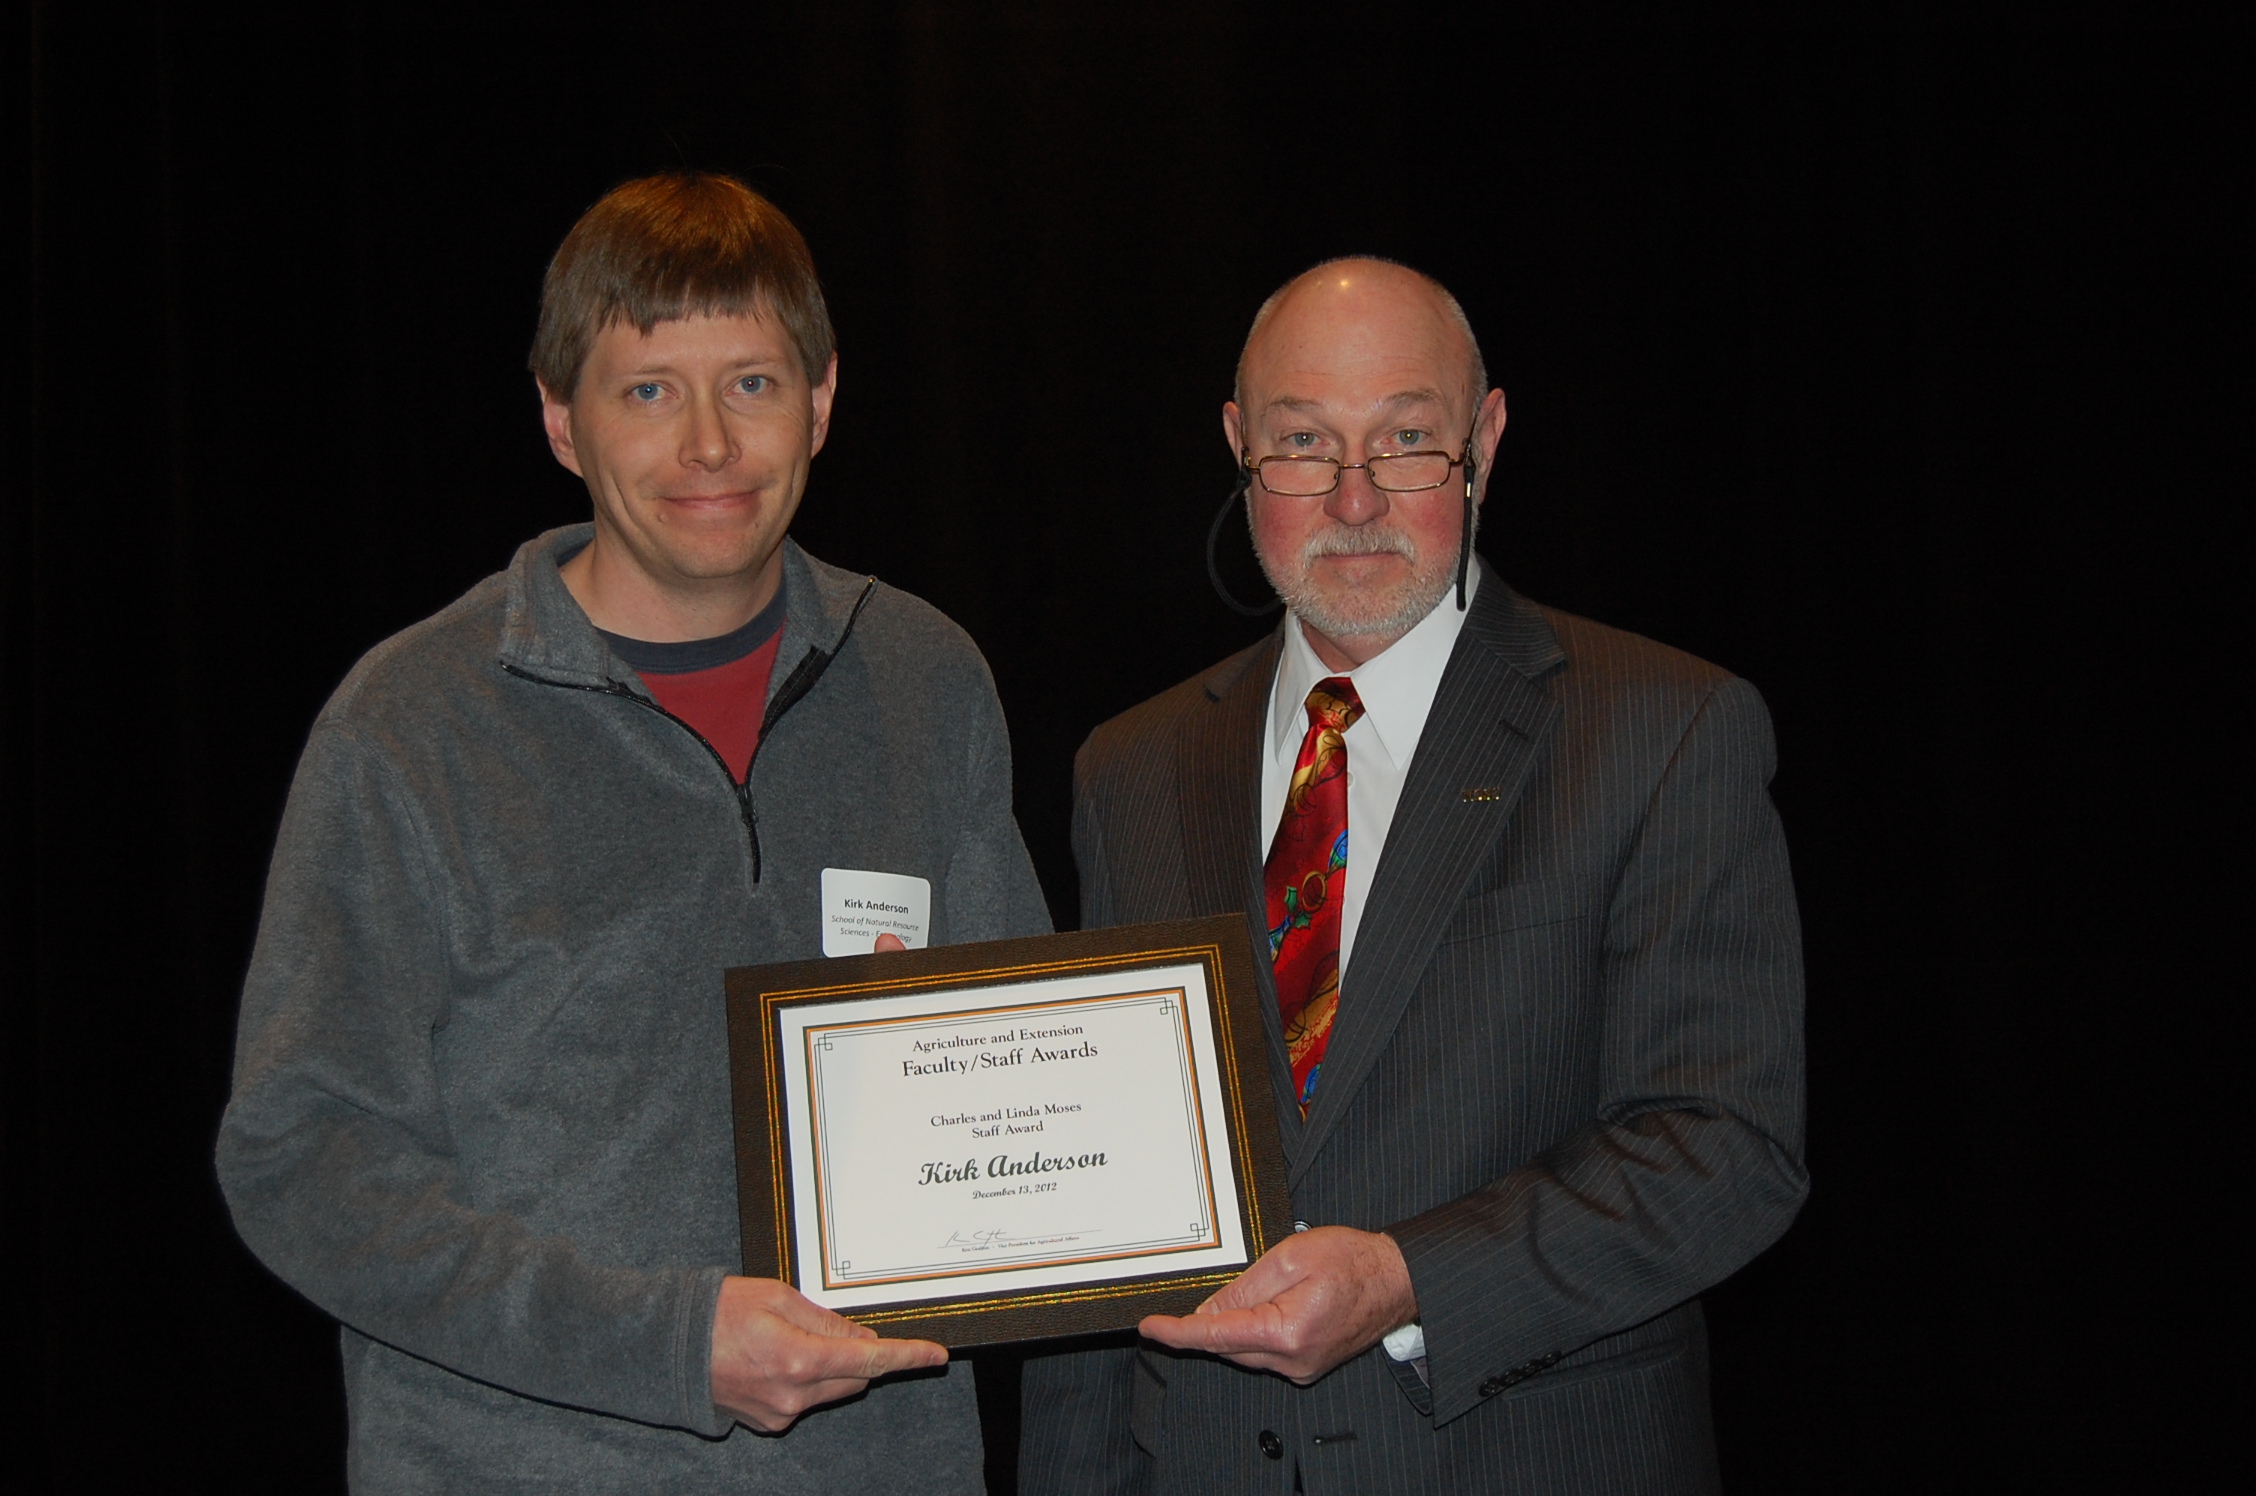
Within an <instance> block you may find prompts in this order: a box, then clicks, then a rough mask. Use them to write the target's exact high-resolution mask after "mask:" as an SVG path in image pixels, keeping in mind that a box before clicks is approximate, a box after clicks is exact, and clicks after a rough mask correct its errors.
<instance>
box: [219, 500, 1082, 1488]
mask: <svg viewBox="0 0 2256 1496" xmlns="http://www.w3.org/2000/svg"><path fill="white" fill-rule="evenodd" d="M590 534H591V528H590V527H589V526H586V525H578V526H572V527H569V528H566V529H562V530H556V531H551V532H550V533H548V534H546V535H543V536H541V537H540V538H539V539H537V540H534V541H532V542H531V543H530V544H528V545H526V546H525V547H524V548H523V549H521V550H520V551H519V552H518V553H517V557H516V559H515V561H514V562H513V563H512V564H511V566H510V568H509V570H508V571H506V572H504V573H502V574H501V575H498V576H494V577H490V578H488V579H487V580H486V581H484V582H481V583H480V584H479V585H478V586H476V587H474V588H472V589H471V591H470V592H469V593H468V594H467V595H466V596H464V597H463V598H462V599H461V600H460V601H458V602H456V603H455V604H454V605H453V606H451V607H449V608H448V609H446V610H445V611H444V612H442V613H440V614H438V615H437V616H436V617H433V618H430V619H428V620H426V621H424V622H423V623H420V624H417V625H416V626H415V627H413V628H411V629H408V630H407V631H406V632H404V633H402V634H400V635H398V636H396V637H394V638H392V639H390V640H387V641H386V642H385V643H383V644H381V645H379V646H377V647H376V648H375V649H374V650H372V651H371V652H370V653H369V654H368V656H367V658H365V659H363V660H362V661H361V662H360V664H359V665H358V666H357V667H356V668H355V669H354V670H353V672H352V674H351V675H350V676H348V677H347V678H346V680H345V682H344V684H343V685H342V686H340V687H338V689H337V693H336V695H335V696H334V697H333V698H331V700H330V702H329V704H328V706H327V707H326V708H324V709H323V711H322V713H321V716H320V718H319V720H318V721H317V722H316V723H315V724H314V728H313V732H312V736H311V738H310V739H309V741H308V742H307V744H306V750H305V757H304V759H303V760H302V761H301V762H300V764H299V766H298V772H297V778H296V780H295V782H294V783H293V784H292V786H291V790H290V800H289V807H288V809H287V810H286V811H285V813H284V815H283V818H282V830H281V837H280V840H279V842H278V844H277V846H276V848H275V852H274V863H273V866H272V868H271V870H270V871H269V874H268V878H267V889H266V905H265V911H264V913H263V915H262V917H261V919H260V923H259V935H258V944H257V949H256V951H255V953H254V954H253V956H252V959H251V968H250V974H249V978H248V980H247V982H246V983H245V986H244V990H243V1009H242V1018H241V1026H240V1030H239V1033H238V1036H237V1041H236V1059H235V1089H234V1096H233V1099H232V1101H231V1102H230V1104H229V1106H228V1108H227V1115H226V1119H225V1121H224V1122H223V1123H222V1125H221V1128H220V1137H219V1152H218V1162H219V1177H220V1183H221V1185H222V1187H223V1188H224V1189H225V1191H226V1194H227V1200H228V1204H229V1206H230V1207H231V1208H232V1210H233V1212H234V1217H235V1224H236V1228H237V1229H238V1230H239V1231H241V1233H242V1235H243V1239H244V1240H245V1241H246V1242H248V1243H249V1244H250V1246H251V1249H252V1250H253V1251H255V1252H256V1253H257V1254H258V1255H259V1257H260V1258H261V1259H262V1260H264V1261H265V1262H266V1264H267V1265H268V1266H269V1267H271V1268H273V1269H274V1271H275V1272H277V1273H278V1274H280V1275H281V1276H282V1277H283V1278H284V1279H285V1280H287V1281H288V1282H289V1283H290V1284H292V1285H293V1286H294V1287H296V1288H297V1289H298V1290H299V1291H301V1292H302V1293H304V1294H305V1295H306V1296H307V1297H308V1298H310V1299H312V1300H313V1301H314V1302H315V1303H316V1304H318V1305H320V1306H321V1307H322V1308H323V1309H325V1310H327V1311H328V1312H329V1313H331V1314H333V1315H335V1316H336V1317H337V1318H338V1319H339V1320H340V1321H342V1323H343V1333H342V1341H343V1353H344V1372H345V1387H346V1393H347V1397H348V1401H349V1403H350V1407H351V1430H352V1432H351V1446H350V1451H349V1456H348V1462H349V1468H350V1473H351V1479H352V1486H353V1489H354V1490H356V1491H362V1492H394V1491H403V1492H404V1491H417V1492H421V1491H442V1490H443V1491H479V1492H498V1491H519V1490H522V1491H542V1492H597V1491H606V1492H608V1491H670V1492H671V1491H678V1492H689V1491H786V1490H788V1491H792V1492H814V1491H867V1490H872V1489H878V1488H881V1487H884V1486H889V1485H899V1484H902V1483H905V1482H910V1483H913V1484H914V1486H915V1488H916V1489H918V1490H920V1491H935V1492H942V1491H964V1492H972V1491H977V1490H978V1489H979V1488H980V1440H979V1424H978V1417H977V1413H976V1410H975V1407H974V1403H973V1398H972V1388H971V1378H970V1375H969V1368H968V1367H966V1366H963V1365H961V1364H960V1363H959V1364H957V1365H954V1366H952V1367H951V1368H949V1370H948V1371H947V1373H946V1374H930V1375H926V1376H923V1377H912V1378H909V1379H905V1380H901V1381H896V1382H891V1383H886V1384H883V1385H880V1386H878V1387H876V1388H874V1389H873V1390H871V1391H870V1392H869V1393H868V1394H866V1395H865V1396H863V1397H861V1398H858V1399H855V1400H853V1401H850V1402H847V1403H843V1404H840V1405H837V1406H834V1407H831V1408H828V1409H825V1410H822V1411H819V1412H816V1413H813V1414H810V1415H809V1416H808V1417H806V1418H805V1419H803V1420H801V1421H800V1423H799V1424H798V1425H797V1426H796V1427H794V1428H793V1429H792V1430H791V1431H790V1432H789V1433H787V1434H785V1435H783V1436H781V1437H769V1436H764V1435H758V1434H754V1433H752V1432H750V1431H749V1430H746V1429H743V1428H735V1429H733V1430H732V1429H731V1428H730V1426H729V1424H728V1422H727V1421H726V1420H725V1419H724V1418H723V1417H721V1416H720V1415H719V1414H717V1413H716V1412H715V1411H714V1408H713V1404H712V1398H711V1393H710V1387H709V1378H708V1373H707V1361H708V1355H709V1352H710V1339H711V1328H712V1319H713V1305H714V1301H715V1298H716V1296H717V1295H718V1293H719V1291H720V1283H721V1279H722V1277H723V1276H724V1275H725V1274H727V1273H729V1272H731V1271H735V1270H737V1264H738V1263H739V1262H740V1260H741V1257H740V1252H739V1244H738V1239H737V1215H736V1188H735V1165H734V1149H733V1143H732V1138H731V1132H730V1116H729V1081H728V1068H727V1060H728V1041H727V1033H726V1023H725V1015H724V1011H723V1000H722V973H723V971H725V970H726V969H727V968H729V967H731V966H741V965H746V964H749V963H756V962H764V961H781V960H797V959H802V958H807V957H813V956H818V955H820V954H821V952H822V941H821V932H820V927H819V923H818V899H819V888H818V885H819V881H820V877H821V873H822V869H824V868H825V867H841V868H863V869H873V870H877V871H883V872H893V873H910V874H915V875H917V876H919V877H923V878H926V879H929V880H930V882H931V884H932V926H931V934H930V939H931V942H932V943H933V944H935V945H938V944H945V943H950V942H959V941H967V940H987V939H997V938H1001V937H1006V936H1014V935H1029V934H1040V933H1045V932H1047V931H1048V929H1049V918H1048V914H1047V912H1046V910H1045V908H1044V905H1043V902H1042V896H1041V891H1040V888H1039V887H1038V885H1037V884H1036V882H1035V878H1034V872H1033V868H1032V866H1031V865H1030V864H1029V863H1028V861H1027V857H1026V851H1025V847H1024V846H1023V844H1022V843H1021V842H1020V840H1019V834H1018V827H1017V823H1016V822H1015V821H1014V820H1013V819H1012V815H1011V771H1010V741H1009V737H1008V734H1007V733H1006V731H1005V729H1004V725H1003V715H1002V708H1001V705H1000V704H999V703H998V701H997V700H996V697H995V689H994V684H993V682H992V680H991V679H990V678H989V676H988V673H987V668H986V664H985V662H984V661H982V660H981V659H980V657H979V652H978V651H977V650H976V649H975V648H974V647H973V646H972V643H971V640H970V639H969V638H967V637H966V636H965V635H964V633H963V631H962V630H960V629H958V628H957V627H955V625H953V624H951V623H950V622H949V621H948V620H947V619H946V618H944V617H942V616H941V614H940V613H939V612H938V611H936V610H935V609H933V608H932V607H930V606H929V605H927V604H925V603H923V602H920V601H919V600H917V599H916V598H913V597H910V596H908V595H907V594H905V593H902V592H897V591H895V590H893V589H891V588H888V587H884V586H881V585H878V584H876V583H874V582H870V581H867V580H865V579H864V578H861V577H857V576H852V575H849V574H847V573H845V572H841V571H839V570H838V569H836V568H834V567H830V566H825V565H823V564H822V563H820V562H818V561H815V560H814V559H812V558H811V557H809V556H808V555H806V553H804V552H803V551H801V550H800V549H799V548H798V547H797V546H796V545H792V544H790V543H788V542H787V543H786V545H785V548H784V573H783V575H784V580H783V586H784V596H785V606H786V609H787V621H786V623H785V625H784V633H783V640H782V643H781V647H780V649H779V650H778V652H777V657H776V668H775V674H774V678H773V681H772V683H771V685H770V687H769V702H768V725H767V728H766V731H765V733H764V735H763V737H762V740H761V744H760V748H759V752H758V755H757V757H756V758H755V760H754V763H753V769H752V774H751V777H750V780H749V784H748V787H747V789H746V790H745V791H744V792H742V793H740V792H739V791H738V789H737V787H736V786H735V785H734V784H733V783H732V782H731V780H730V777H729V774H728V772H727V771H726V770H725V769H724V768H723V767H722V766H721V764H720V762H719V760H718V759H717V758H716V757H715V756H714V755H713V753H712V752H711V751H710V750H709V749H707V748H706V747H705V746H704V744H703V743H702V742H700V741H699V739H698V738H697V737H696V736H695V734H693V733H692V732H691V731H690V730H689V729H688V728H687V727H685V726H684V725H683V724H681V723H680V722H678V721H676V720H674V719H672V718H670V717H668V716H667V715H666V714H665V713H664V712H662V711H661V710H659V709H658V708H657V706H656V705H655V704H654V703H653V702H652V701H651V699H650V696H649V694H648V692H647V691H646V690H645V689H644V687H643V685H642V683H641V681H640V680H639V679H637V678H636V676H635V674H634V672H633V671H631V670H629V669H628V668H627V667H626V666H625V665H623V664H621V663H620V662H619V661H618V660H617V659H615V658H613V656H612V655H611V653H610V652H609V650H608V649H607V648H606V647H605V645H604V643H603V640H602V638H601V636H599V635H598V634H597V633H596V631H595V629H594V628H593V626H592V625H591V624H590V623H589V622H588V619H587V616H586V615H585V614H584V613H582V612H581V610H580V608H579V606H578V604H577V603H575V602H574V601H573V599H572V597H571V594H570V593H569V592H568V591H567V590H566V589H565V587H564V584H563V580H562V578H561V577H559V576H558V575H557V570H556V565H557V560H558V558H559V556H560V555H569V554H570V553H571V552H572V551H573V550H574V549H576V548H577V547H578V546H580V545H582V544H584V543H585V542H586V541H587V539H588V537H589V535H590Z"/></svg>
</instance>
